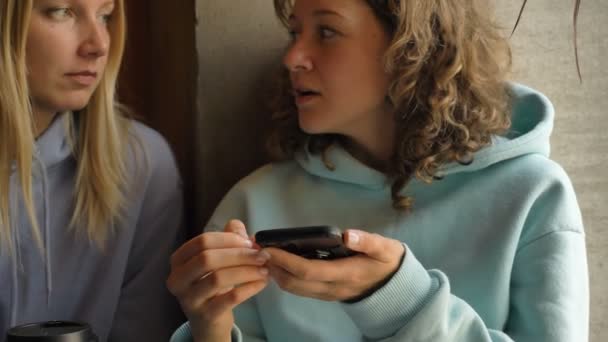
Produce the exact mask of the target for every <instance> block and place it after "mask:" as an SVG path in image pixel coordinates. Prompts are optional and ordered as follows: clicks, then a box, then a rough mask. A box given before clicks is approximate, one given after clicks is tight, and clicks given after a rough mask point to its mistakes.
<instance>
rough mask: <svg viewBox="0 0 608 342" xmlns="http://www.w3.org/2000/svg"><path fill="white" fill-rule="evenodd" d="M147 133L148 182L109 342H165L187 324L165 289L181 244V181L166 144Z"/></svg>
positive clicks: (174, 301) (173, 299) (158, 136)
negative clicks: (171, 256) (172, 258)
mask: <svg viewBox="0 0 608 342" xmlns="http://www.w3.org/2000/svg"><path fill="white" fill-rule="evenodd" d="M144 133H145V135H146V136H144V139H143V140H144V142H145V146H146V159H147V160H146V162H145V164H143V165H145V166H146V167H147V170H149V171H148V174H149V176H148V178H147V182H146V183H145V184H144V187H143V189H142V190H140V192H139V193H140V194H141V195H139V196H143V200H142V202H141V210H140V213H139V217H138V218H137V222H136V227H135V235H134V236H133V242H132V245H131V251H130V252H129V258H128V262H127V268H126V270H125V274H124V278H123V283H122V288H121V293H120V298H119V302H118V306H117V309H116V312H115V314H114V321H113V324H112V329H111V332H110V336H109V339H108V340H109V341H151V342H153V341H158V342H161V341H162V342H166V341H168V340H169V337H170V336H171V333H172V332H173V330H174V329H175V328H177V326H179V323H180V322H183V320H184V319H183V314H181V311H180V310H179V304H178V303H177V300H176V299H175V298H174V297H173V296H172V295H171V294H170V293H169V291H168V289H167V288H166V286H165V282H166V279H167V277H168V275H169V259H170V254H171V253H172V252H173V250H174V249H175V247H176V245H177V243H179V242H181V239H182V238H183V236H182V235H183V234H182V231H181V227H182V216H183V213H182V208H183V206H182V204H183V198H182V185H181V180H180V177H179V173H178V170H177V166H176V163H175V160H174V158H173V155H172V153H171V150H170V149H169V146H168V145H167V143H166V142H165V141H164V139H162V138H161V137H160V135H158V134H157V133H156V132H153V131H146V132H144ZM146 138H147V139H146ZM140 167H141V166H140ZM136 174H137V175H138V177H141V176H142V175H141V174H140V173H136ZM142 192H143V193H142Z"/></svg>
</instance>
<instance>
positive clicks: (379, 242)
mask: <svg viewBox="0 0 608 342" xmlns="http://www.w3.org/2000/svg"><path fill="white" fill-rule="evenodd" d="M344 242H345V244H346V247H348V248H350V249H352V250H353V251H355V252H359V253H363V254H366V255H367V256H369V257H370V258H372V259H376V260H378V261H380V262H386V263H390V262H392V261H393V260H395V258H401V256H402V255H403V253H404V251H405V249H404V247H403V244H401V242H399V241H397V240H394V239H389V238H385V237H384V236H381V235H379V234H370V233H368V232H365V231H362V230H357V229H348V230H347V231H346V232H345V233H344Z"/></svg>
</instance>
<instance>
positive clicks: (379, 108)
mask: <svg viewBox="0 0 608 342" xmlns="http://www.w3.org/2000/svg"><path fill="white" fill-rule="evenodd" d="M289 26H290V32H291V34H292V37H293V40H292V42H291V45H290V47H289V49H288V50H287V52H286V54H285V56H284V59H283V63H284V65H285V66H286V67H287V68H288V70H289V73H290V78H291V84H292V87H293V89H294V100H295V103H296V105H297V107H298V119H299V124H300V127H301V128H302V130H304V131H305V132H307V133H309V134H319V133H337V134H343V135H347V136H350V137H353V138H357V137H359V136H360V135H369V132H370V130H375V131H376V132H377V131H378V130H379V129H380V128H381V126H386V122H387V120H391V121H392V116H391V114H390V112H389V109H388V104H387V102H386V100H385V99H386V95H387V91H388V86H389V77H388V75H387V74H386V73H385V71H384V67H383V55H384V53H385V52H386V49H387V48H388V45H389V43H390V37H389V36H388V34H387V33H386V31H385V30H384V29H383V26H382V24H381V23H380V21H379V20H378V19H377V18H376V16H375V15H374V13H373V11H372V9H371V8H370V7H369V6H368V5H367V3H366V2H365V1H364V0H296V2H295V5H294V8H293V13H292V15H291V17H290V19H289Z"/></svg>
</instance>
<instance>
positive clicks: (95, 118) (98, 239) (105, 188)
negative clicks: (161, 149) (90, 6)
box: [0, 0, 131, 255]
mask: <svg viewBox="0 0 608 342" xmlns="http://www.w3.org/2000/svg"><path fill="white" fill-rule="evenodd" d="M32 6H33V0H2V1H0V43H1V47H0V75H2V77H1V78H0V254H2V253H3V251H5V250H7V251H8V254H9V255H12V254H13V252H14V248H15V246H14V243H13V230H14V229H15V227H13V222H12V220H13V218H12V217H11V211H10V205H11V204H10V197H11V193H12V194H13V195H14V196H15V195H17V194H19V193H21V195H22V196H23V201H24V203H25V208H26V211H27V215H28V217H29V219H30V221H31V224H32V230H33V232H32V233H33V236H34V238H35V239H36V241H37V242H38V245H39V247H41V246H42V242H41V241H42V240H41V236H40V229H39V225H38V222H37V220H36V216H35V208H34V201H33V197H32V178H33V173H32V169H33V165H32V164H33V162H32V156H33V152H34V149H35V147H34V143H35V137H34V127H35V122H34V119H33V113H32V107H31V104H30V95H29V90H28V83H27V65H26V43H27V34H28V29H29V21H30V15H31V12H32ZM109 31H110V37H111V38H110V39H111V43H110V49H109V52H108V60H107V65H106V68H105V71H104V74H103V75H102V78H101V81H100V84H99V85H98V87H97V89H96V90H95V91H94V93H93V95H92V97H91V99H90V101H89V103H88V105H87V106H86V107H85V108H84V109H82V110H80V111H78V112H77V113H73V114H70V115H67V117H68V119H67V126H66V127H67V129H68V132H69V135H70V140H71V141H72V142H73V143H72V150H73V154H74V157H75V159H76V161H77V174H76V179H75V187H74V189H75V190H74V195H73V196H74V209H73V216H72V218H71V221H70V227H71V229H75V230H76V232H77V233H82V234H85V235H86V236H87V237H88V240H89V241H91V242H92V243H95V244H96V245H97V246H98V247H100V248H102V247H103V246H104V243H105V241H106V240H107V238H108V236H109V235H110V234H111V233H112V232H113V229H114V226H115V223H116V221H117V220H119V219H120V218H121V216H122V212H123V209H124V205H125V186H126V182H127V170H126V158H127V153H126V152H127V151H128V150H127V149H126V148H125V147H126V146H129V145H130V143H131V139H130V138H129V136H130V134H129V131H130V127H131V125H130V120H129V119H128V117H127V116H126V111H125V110H123V109H122V108H123V107H122V106H121V105H120V104H119V103H118V102H117V100H116V80H117V77H118V72H119V69H120V63H121V60H122V56H123V51H124V44H125V35H126V22H125V12H124V1H123V0H116V1H115V9H114V12H113V15H112V19H111V21H110V23H109ZM75 116H78V119H77V120H74V117H75ZM13 171H14V172H15V173H16V174H17V175H18V184H17V185H18V186H17V187H16V190H20V191H14V190H13V189H11V184H10V177H11V174H12V173H13ZM41 248H42V247H41Z"/></svg>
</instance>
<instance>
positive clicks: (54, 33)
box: [0, 0, 182, 341]
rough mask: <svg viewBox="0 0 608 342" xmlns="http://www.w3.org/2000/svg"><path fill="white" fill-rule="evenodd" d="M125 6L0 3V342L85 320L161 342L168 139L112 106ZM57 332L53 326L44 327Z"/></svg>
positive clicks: (168, 327) (173, 180)
mask: <svg viewBox="0 0 608 342" xmlns="http://www.w3.org/2000/svg"><path fill="white" fill-rule="evenodd" d="M124 6H125V3H124V0H62V1H56V0H0V75H1V76H0V339H1V340H4V338H5V337H6V336H7V330H9V328H11V327H15V326H20V325H23V324H27V323H34V322H42V321H55V320H68V321H84V322H86V323H88V324H89V325H90V326H91V327H92V329H93V331H94V332H95V333H96V334H97V335H98V336H99V338H100V341H108V340H109V341H138V340H139V341H167V339H168V338H169V337H170V335H171V333H172V332H173V330H175V328H176V327H177V326H178V325H179V305H178V303H177V301H176V300H175V298H174V297H172V296H171V294H170V293H169V291H167V289H166V287H165V279H166V277H167V275H168V274H169V267H168V265H167V259H168V258H169V255H170V254H171V252H172V250H173V247H174V246H175V243H176V241H175V240H176V238H177V236H178V232H179V227H180V225H181V217H182V208H181V206H182V195H181V194H182V191H181V184H180V183H181V182H180V178H179V174H178V170H177V166H176V164H175V160H174V158H173V155H172V153H171V150H170V148H169V146H168V144H167V143H166V141H165V140H164V139H163V138H162V137H161V136H160V135H159V134H158V133H156V132H155V131H153V130H151V129H150V128H148V127H146V126H144V125H142V124H139V123H137V122H135V121H133V120H132V119H130V118H129V116H128V115H127V113H126V112H125V111H124V108H123V107H122V106H121V105H120V104H119V103H118V101H117V99H116V94H115V92H116V79H117V77H118V72H119V69H120V63H121V59H122V54H123V50H124V43H125V33H126V28H125V13H124ZM55 330H57V329H55Z"/></svg>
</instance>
